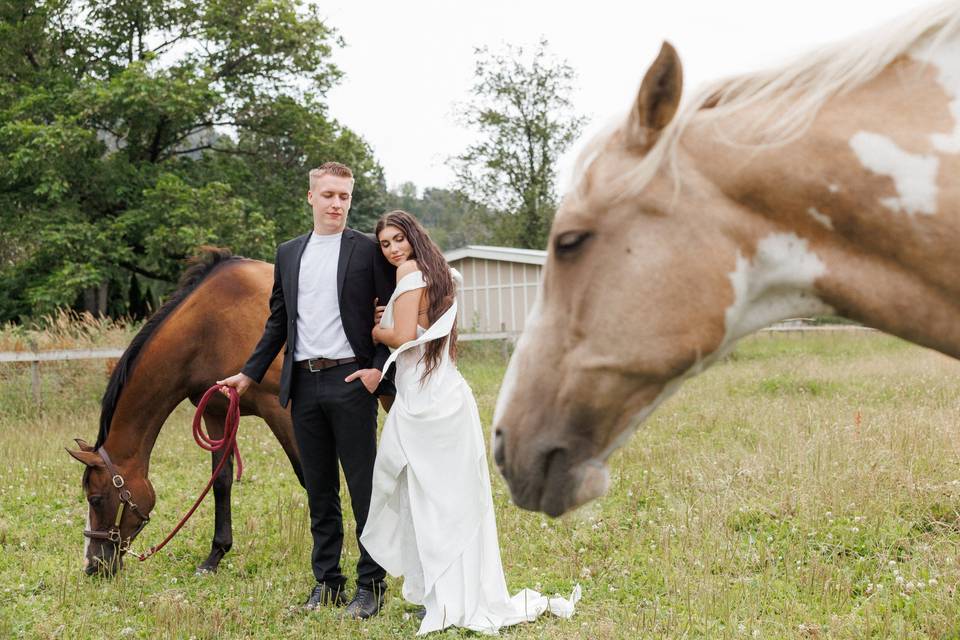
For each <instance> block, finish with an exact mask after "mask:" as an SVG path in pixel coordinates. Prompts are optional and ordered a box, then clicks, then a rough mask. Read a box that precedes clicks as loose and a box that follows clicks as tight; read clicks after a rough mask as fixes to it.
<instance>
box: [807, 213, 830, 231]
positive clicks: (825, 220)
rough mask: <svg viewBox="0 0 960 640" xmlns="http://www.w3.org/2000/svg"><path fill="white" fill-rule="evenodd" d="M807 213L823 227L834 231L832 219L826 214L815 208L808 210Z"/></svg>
mask: <svg viewBox="0 0 960 640" xmlns="http://www.w3.org/2000/svg"><path fill="white" fill-rule="evenodd" d="M807 213H809V214H810V217H811V218H813V219H814V220H816V221H817V222H819V223H820V224H821V225H823V226H824V227H826V228H827V229H830V230H831V231H833V220H831V219H830V216H828V215H827V214H825V213H820V212H819V211H817V209H816V208H815V207H810V208H809V209H807Z"/></svg>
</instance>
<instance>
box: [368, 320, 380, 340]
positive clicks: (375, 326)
mask: <svg viewBox="0 0 960 640" xmlns="http://www.w3.org/2000/svg"><path fill="white" fill-rule="evenodd" d="M378 331H380V325H379V324H375V325H373V330H372V331H371V332H370V335H371V337H373V344H380V338H378V337H377V332H378Z"/></svg>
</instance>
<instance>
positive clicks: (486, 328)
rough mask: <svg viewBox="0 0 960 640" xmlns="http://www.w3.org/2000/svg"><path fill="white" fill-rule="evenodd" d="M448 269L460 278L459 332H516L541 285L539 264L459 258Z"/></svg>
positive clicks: (521, 326) (520, 327) (520, 326)
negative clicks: (460, 275) (461, 278)
mask: <svg viewBox="0 0 960 640" xmlns="http://www.w3.org/2000/svg"><path fill="white" fill-rule="evenodd" d="M450 266H452V267H454V268H455V269H457V270H458V271H459V272H460V273H461V274H462V275H463V288H462V289H461V290H460V293H459V294H458V305H459V307H460V318H459V321H458V326H459V327H460V330H461V331H473V332H480V333H498V332H502V331H506V332H518V331H521V330H522V329H523V323H524V321H525V320H526V317H527V314H528V313H529V311H530V309H531V308H532V307H533V303H534V301H535V300H536V297H537V290H538V288H539V285H540V274H541V271H542V269H543V267H541V266H540V265H534V264H523V263H519V262H506V261H502V260H487V259H481V258H462V259H460V260H454V261H453V262H451V263H450Z"/></svg>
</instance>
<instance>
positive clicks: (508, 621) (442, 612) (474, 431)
mask: <svg viewBox="0 0 960 640" xmlns="http://www.w3.org/2000/svg"><path fill="white" fill-rule="evenodd" d="M376 232H377V239H378V241H379V243H380V247H381V250H382V251H383V253H384V255H385V256H386V258H387V260H389V261H390V262H391V264H393V265H394V266H396V267H397V288H396V291H394V293H393V296H392V297H391V298H390V300H389V301H388V302H387V304H386V305H385V308H384V309H383V315H382V317H381V318H380V322H379V324H378V326H376V327H374V329H373V337H374V340H376V341H378V342H382V343H384V344H386V345H388V346H389V347H391V348H393V349H395V351H394V352H393V354H392V355H391V357H390V360H388V361H387V364H386V365H385V366H384V368H383V371H384V372H386V371H387V370H388V369H389V367H390V364H391V363H393V362H394V361H395V362H396V365H397V367H396V378H395V384H396V388H397V396H396V400H395V401H394V403H393V406H392V407H391V409H390V413H389V414H388V415H387V420H386V423H385V424H384V427H383V435H382V436H381V439H380V446H379V448H378V450H377V460H376V464H375V467H374V472H373V473H374V476H373V495H372V496H371V499H370V512H369V515H368V516H367V523H366V526H365V527H364V530H363V535H362V537H361V542H362V543H363V546H364V547H365V548H366V549H367V551H368V552H369V553H370V555H371V556H372V557H373V558H374V559H375V560H376V561H377V562H378V563H379V564H380V565H381V566H382V567H383V568H384V569H386V570H387V572H388V573H390V574H391V575H393V576H402V577H403V597H404V598H405V599H406V600H407V601H409V602H411V603H414V604H419V605H423V606H424V607H425V608H426V612H425V615H424V617H423V621H422V622H421V624H420V629H419V631H418V634H424V633H429V632H431V631H437V630H440V629H444V628H446V627H449V626H457V627H463V628H467V629H471V630H474V631H479V632H483V633H488V634H495V633H497V631H498V630H499V629H500V628H501V627H504V626H508V625H512V624H517V623H519V622H527V621H531V620H533V619H535V618H536V617H537V616H538V615H540V614H541V613H543V612H544V611H546V610H548V609H549V610H550V611H552V612H553V613H555V614H557V615H559V616H562V617H569V616H570V615H572V614H573V608H574V605H575V603H576V601H577V600H578V599H579V597H580V589H579V586H578V587H576V588H575V589H574V593H573V594H572V595H571V597H570V598H569V599H565V598H559V597H557V598H550V599H548V598H546V597H544V596H541V595H540V594H539V593H537V592H536V591H532V590H530V589H523V590H522V591H520V592H519V593H517V594H516V595H515V596H513V597H512V598H511V597H510V594H509V592H508V591H507V584H506V580H505V579H504V576H503V567H502V565H501V562H500V547H499V544H498V541H497V525H496V521H495V519H494V511H493V498H492V495H491V491H490V476H489V471H488V466H487V457H486V448H485V445H484V442H485V438H484V435H483V429H482V427H481V425H480V416H479V414H478V413H477V405H476V402H475V400H474V398H473V393H472V392H471V390H470V387H469V386H468V385H467V382H466V381H465V380H464V379H463V377H462V376H461V375H460V372H459V371H457V367H456V364H455V362H454V357H455V355H456V317H457V304H456V286H458V285H459V284H460V280H461V279H460V274H459V273H457V272H456V271H455V270H453V269H450V267H449V266H448V265H447V263H446V261H445V260H444V258H443V254H442V253H441V252H440V249H439V248H438V247H437V246H436V245H435V244H434V243H433V241H432V240H431V239H430V237H429V235H428V234H427V232H426V230H424V228H423V227H422V226H421V225H420V224H419V222H417V221H416V219H415V218H413V216H411V215H410V214H408V213H406V212H404V211H392V212H390V213H388V214H386V215H384V216H383V217H382V218H381V219H380V221H379V222H378V223H377V228H376Z"/></svg>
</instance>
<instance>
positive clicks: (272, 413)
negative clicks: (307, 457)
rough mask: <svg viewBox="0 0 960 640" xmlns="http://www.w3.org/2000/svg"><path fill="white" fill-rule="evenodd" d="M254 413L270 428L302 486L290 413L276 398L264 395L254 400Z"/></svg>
mask: <svg viewBox="0 0 960 640" xmlns="http://www.w3.org/2000/svg"><path fill="white" fill-rule="evenodd" d="M256 413H257V415H258V416H260V417H261V418H263V420H264V422H266V423H267V426H268V427H270V431H272V432H273V435H274V436H275V437H276V438H277V441H278V442H279V443H280V446H281V447H282V448H283V452H284V453H285V454H287V459H288V460H290V466H292V467H293V472H294V473H295V474H297V480H299V481H300V485H301V486H303V469H302V468H301V466H300V450H299V449H297V442H296V440H295V439H294V437H293V420H292V419H291V418H290V412H289V411H288V410H286V409H284V408H282V407H281V406H280V405H279V404H278V403H277V397H276V396H272V395H266V396H263V397H257V398H256Z"/></svg>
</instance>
